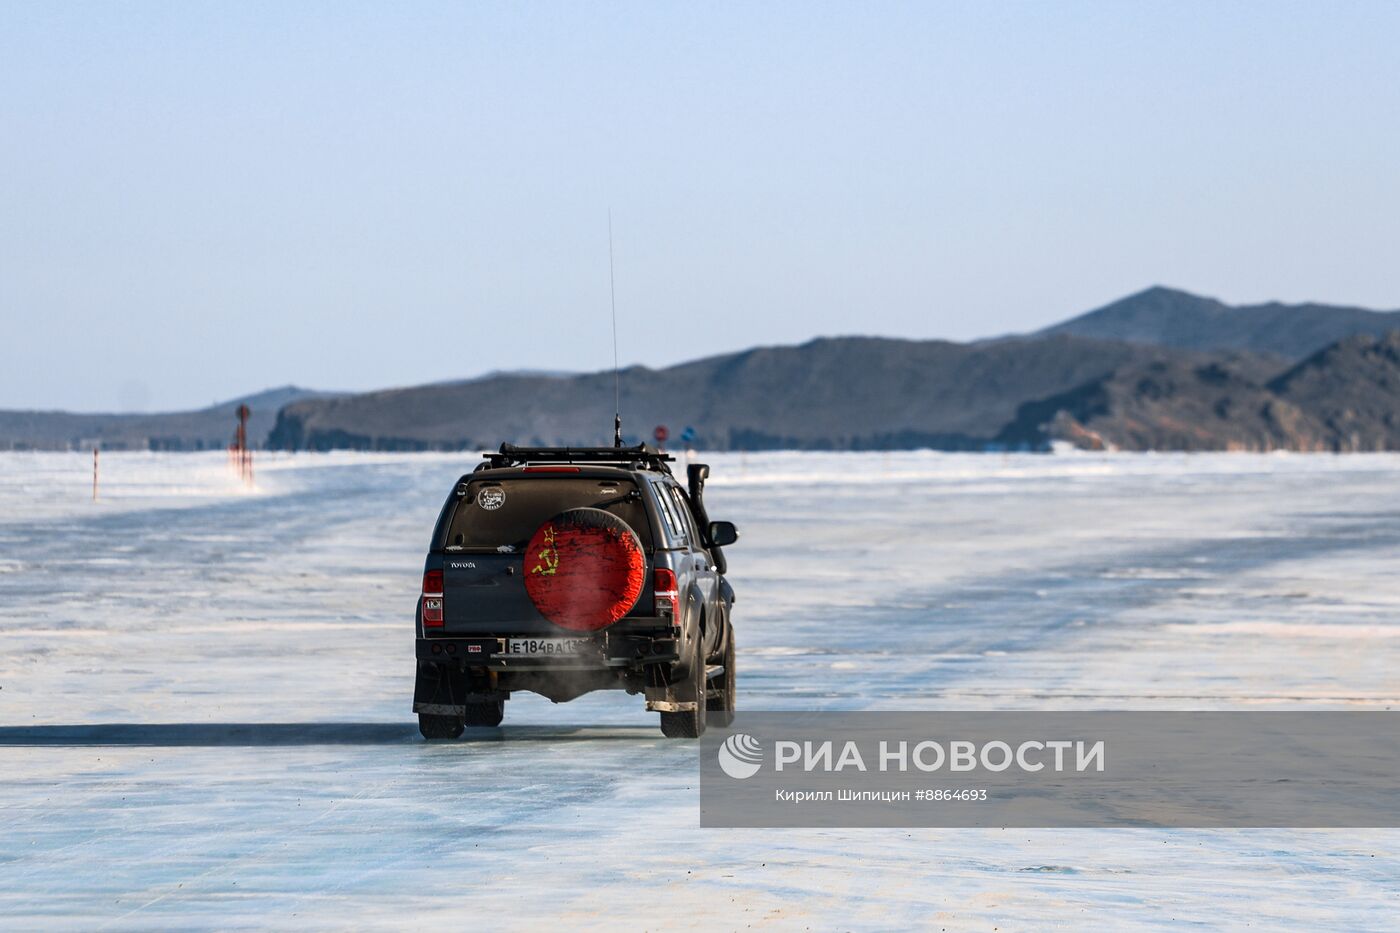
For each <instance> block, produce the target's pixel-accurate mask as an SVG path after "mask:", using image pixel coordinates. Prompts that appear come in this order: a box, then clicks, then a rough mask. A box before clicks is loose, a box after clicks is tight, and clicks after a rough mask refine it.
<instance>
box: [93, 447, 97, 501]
mask: <svg viewBox="0 0 1400 933" xmlns="http://www.w3.org/2000/svg"><path fill="white" fill-rule="evenodd" d="M92 501H93V502H96V501H97V448H96V447H94V448H93V449H92Z"/></svg>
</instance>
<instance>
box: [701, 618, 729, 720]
mask: <svg viewBox="0 0 1400 933" xmlns="http://www.w3.org/2000/svg"><path fill="white" fill-rule="evenodd" d="M724 642H725V644H724V673H722V674H716V675H715V678H714V680H712V681H711V682H710V684H709V687H711V688H713V689H717V690H719V691H720V695H719V696H712V697H710V698H709V699H707V700H706V701H705V709H706V710H707V715H708V718H709V721H710V722H712V723H714V724H715V725H717V726H721V727H723V726H727V725H729V724H730V723H732V722H733V721H734V630H733V629H732V628H731V629H730V630H729V631H728V632H726V633H725V639H724Z"/></svg>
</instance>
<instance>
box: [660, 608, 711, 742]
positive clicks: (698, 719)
mask: <svg viewBox="0 0 1400 933" xmlns="http://www.w3.org/2000/svg"><path fill="white" fill-rule="evenodd" d="M690 683H691V686H692V687H694V693H693V694H692V695H693V696H695V697H696V698H697V702H696V704H695V709H693V710H681V711H680V712H677V713H662V714H661V734H662V735H664V736H666V738H668V739H698V738H700V734H701V733H703V732H704V731H705V654H704V648H703V646H702V645H701V639H700V633H699V632H696V634H695V660H694V661H693V662H692V663H691V665H690Z"/></svg>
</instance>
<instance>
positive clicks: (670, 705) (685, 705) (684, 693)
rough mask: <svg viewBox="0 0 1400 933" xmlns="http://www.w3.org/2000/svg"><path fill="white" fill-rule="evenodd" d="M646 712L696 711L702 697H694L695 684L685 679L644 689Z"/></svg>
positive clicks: (702, 700) (689, 679) (702, 699)
mask: <svg viewBox="0 0 1400 933" xmlns="http://www.w3.org/2000/svg"><path fill="white" fill-rule="evenodd" d="M646 698H647V710H648V711H650V712H654V713H655V712H660V713H684V712H690V711H691V710H694V709H696V707H697V705H698V704H699V703H702V702H704V698H703V697H697V696H696V695H695V682H694V681H693V680H692V679H691V678H689V677H687V678H686V679H685V680H683V681H681V682H680V683H674V684H669V685H666V686H656V687H653V686H651V685H648V686H647V688H646Z"/></svg>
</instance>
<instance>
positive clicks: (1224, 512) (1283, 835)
mask: <svg viewBox="0 0 1400 933" xmlns="http://www.w3.org/2000/svg"><path fill="white" fill-rule="evenodd" d="M708 459H709V460H710V462H711V463H712V464H713V465H714V479H713V480H712V482H711V484H710V486H709V493H708V500H709V504H710V512H711V514H712V515H713V516H714V517H716V518H722V519H732V520H734V521H735V522H736V523H738V524H739V526H740V528H741V530H742V532H743V535H744V537H743V540H742V541H741V542H740V543H739V544H738V545H737V546H735V547H733V548H732V549H730V550H729V554H730V563H731V566H732V579H733V581H734V585H735V588H736V590H737V591H738V596H739V601H738V605H737V606H736V611H735V623H736V626H737V630H738V633H739V644H740V654H739V665H740V667H739V669H740V675H739V690H740V700H739V702H740V705H741V708H746V709H772V710H783V709H843V710H847V709H849V710H854V709H912V710H917V709H1040V708H1044V709H1072V708H1080V709H1239V708H1269V709H1340V708H1356V709H1392V708H1394V707H1395V705H1396V703H1397V699H1398V698H1400V681H1397V677H1398V676H1400V674H1398V673H1397V672H1400V573H1397V567H1400V457H1392V456H1381V455H1376V456H1370V455H1366V456H1363V455H1354V456H1346V457H1332V456H1303V455H1276V456H1253V455H1222V456H1201V455H1197V456H1172V455H1156V456H1123V455H1112V456H1097V455H1096V456H1089V455H1082V456H1081V455H1076V456H1034V455H1025V456H1006V457H1002V456H993V455H966V456H965V455H951V454H934V453H891V454H878V453H876V454H861V455H856V454H847V455H826V454H765V455H747V456H742V455H737V454H735V455H723V456H713V457H710V458H708ZM473 462H474V461H473V460H472V458H470V457H467V456H456V455H454V456H445V455H404V456H389V455H383V456H379V455H349V454H343V455H342V454H335V455H298V456H284V457H264V458H262V459H261V460H260V461H259V463H258V484H257V488H256V489H255V490H253V491H251V492H250V491H244V490H242V489H241V488H240V487H239V486H238V485H237V484H236V481H235V480H234V479H233V478H232V477H231V476H230V475H229V472H228V470H227V468H226V465H225V463H224V456H223V454H222V453H220V454H213V455H198V454H185V455H156V454H112V455H106V456H104V457H103V469H104V475H103V485H102V496H103V498H102V500H101V501H99V502H98V503H95V504H94V503H92V502H91V501H89V498H90V474H89V472H88V471H89V470H90V467H91V458H90V457H84V456H83V455H81V454H52V455H50V454H3V455H0V646H2V649H3V650H0V918H3V920H2V921H0V923H3V925H4V926H5V927H7V928H11V929H14V928H34V927H53V926H63V927H85V928H113V929H123V928H130V929H152V928H163V927H164V928H191V927H217V928H221V929H238V928H257V929H265V928H269V927H302V926H320V927H342V928H344V927H354V928H360V929H364V928H376V927H382V928H404V927H410V926H428V925H430V924H431V925H434V926H442V925H451V926H452V927H457V928H464V927H466V928H469V927H488V928H492V929H498V928H530V927H534V926H549V927H552V928H597V929H608V930H613V929H663V928H700V929H711V928H718V929H729V928H745V927H750V926H752V927H771V928H778V929H785V928H799V929H800V928H806V927H812V928H818V929H820V928H831V927H841V928H848V929H863V928H868V929H892V928H912V927H931V928H934V929H941V928H946V929H977V930H991V929H993V928H1000V929H1003V930H1006V929H1027V928H1047V927H1064V928H1081V927H1083V926H1086V925H1090V926H1107V927H1113V928H1119V929H1122V928H1133V927H1151V928H1195V927H1211V928H1216V927H1222V926H1223V927H1240V928H1242V927H1245V926H1252V927H1254V928H1262V929H1278V928H1298V929H1313V930H1315V929H1326V928H1331V929H1337V930H1355V929H1381V928H1392V929H1393V928H1395V927H1397V926H1400V831H1380V830H1369V831H1318V830H1310V831H1302V830H1296V831H1282V830H1252V831H1245V830H1235V831H1208V832H1207V831H1191V830H1173V831H1151V830H1131V831H1130V830H1092V831H1091V830H1079V831H1063V830H1055V831H1051V830H1043V831H1027V830H958V831H953V830H903V831H887V830H845V831H816V830H804V831H773V830H764V831H739V830H706V831H701V830H700V829H699V828H698V825H697V823H698V812H697V791H696V786H695V785H696V776H697V763H696V757H695V745H694V743H687V742H674V741H668V740H665V739H663V738H662V737H661V735H660V733H659V731H658V729H657V726H656V722H655V717H654V715H653V714H647V713H646V712H644V711H643V709H642V704H641V702H640V699H639V698H636V697H627V696H625V695H623V694H621V693H606V694H595V695H592V696H589V697H586V698H584V699H582V700H579V701H577V702H574V703H570V704H566V705H561V706H553V705H551V704H550V703H548V702H547V701H544V700H541V699H538V698H530V697H525V698H517V699H513V700H512V701H511V702H510V703H509V704H507V708H506V723H505V725H504V727H503V728H501V729H500V730H482V731H472V730H469V731H468V734H467V736H465V737H464V738H463V740H461V741H460V742H456V743H452V744H434V745H429V744H426V743H424V742H423V741H421V740H420V739H419V737H418V735H417V730H416V726H415V724H414V722H413V718H412V715H411V713H410V706H411V693H412V672H413V658H412V656H413V642H412V638H413V635H412V612H413V604H414V599H415V597H416V594H417V590H418V584H419V574H420V572H421V562H422V557H423V550H424V548H425V546H426V538H427V535H428V532H429V530H430V527H431V524H432V521H433V519H434V517H435V515H436V511H437V509H438V507H439V505H440V504H441V501H442V498H443V496H444V495H445V494H446V493H447V491H448V490H449V488H450V486H451V484H452V481H453V480H454V479H455V478H456V477H457V476H458V475H459V474H460V473H461V472H463V471H464V470H465V469H469V468H470V466H471V465H472V463H473Z"/></svg>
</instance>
